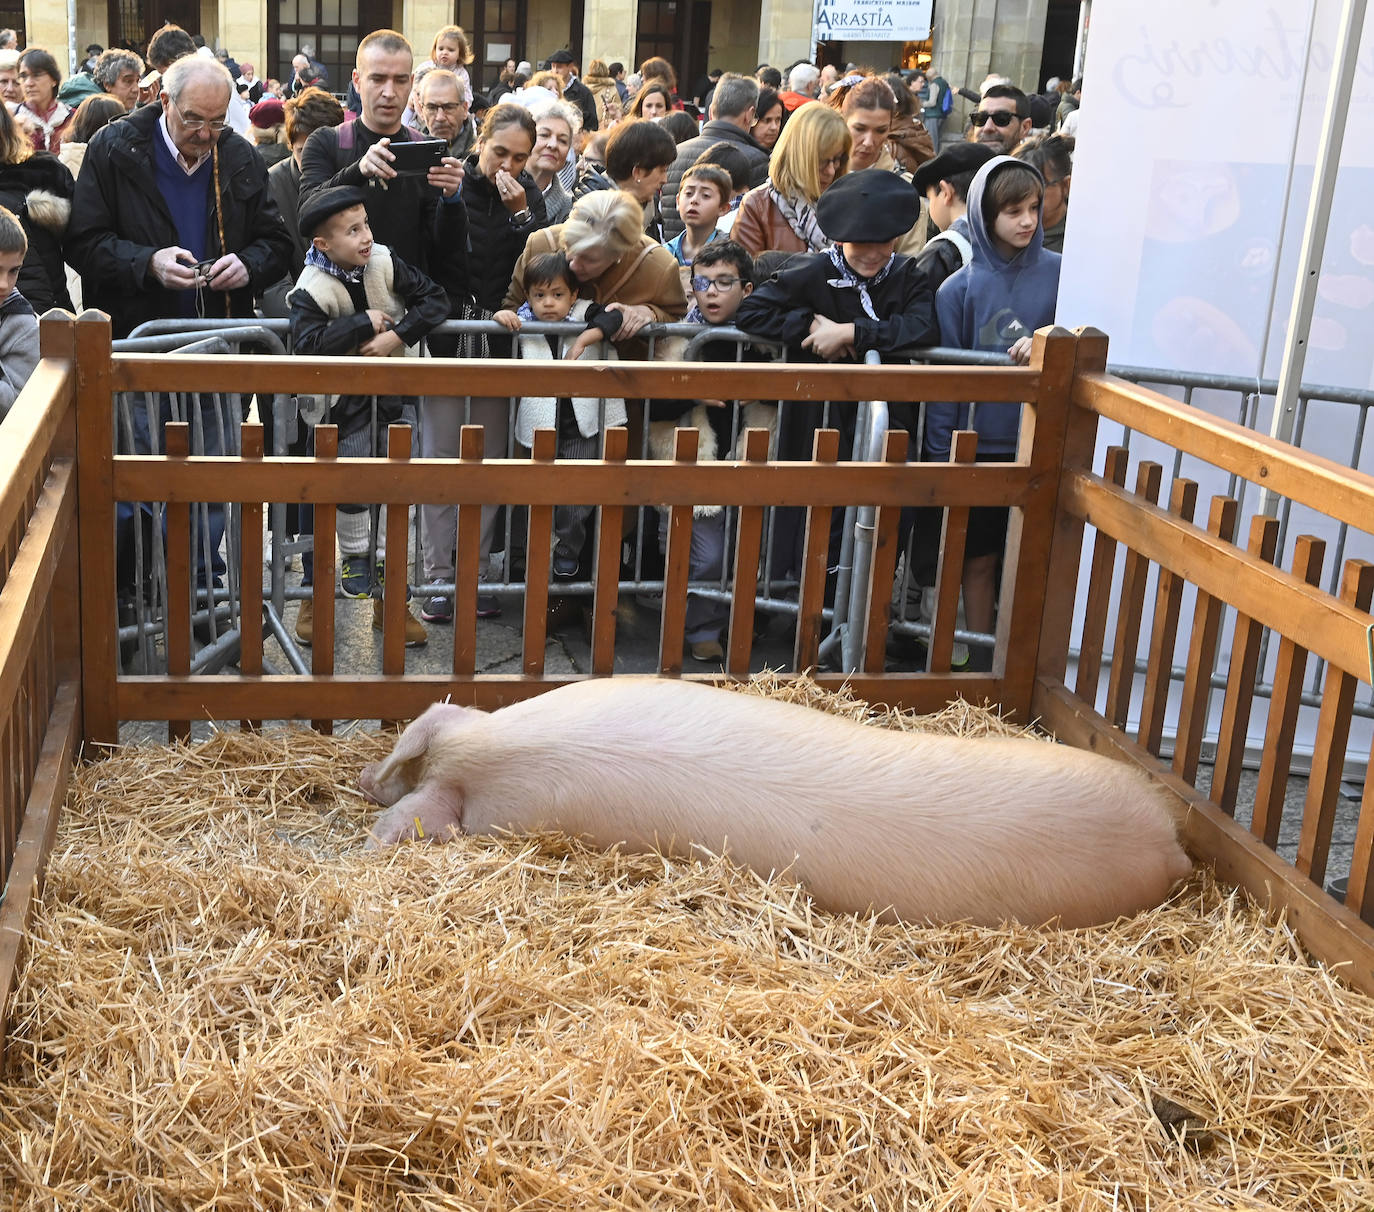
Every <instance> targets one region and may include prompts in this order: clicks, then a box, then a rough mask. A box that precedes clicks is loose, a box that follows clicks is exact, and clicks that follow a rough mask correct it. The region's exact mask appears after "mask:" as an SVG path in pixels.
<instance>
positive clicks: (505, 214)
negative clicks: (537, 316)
mask: <svg viewBox="0 0 1374 1212" xmlns="http://www.w3.org/2000/svg"><path fill="white" fill-rule="evenodd" d="M463 171H464V173H465V176H464V177H463V201H464V202H466V203H467V208H468V238H469V240H470V241H471V243H472V250H473V253H474V254H475V255H474V256H473V258H472V261H471V263H470V265H469V270H470V275H469V280H468V284H469V288H470V289H471V291H472V299H473V302H474V303H476V304H477V306H478V307H480V308H482V309H483V310H484V311H499V310H500V308H501V300H502V299H504V298H505V297H506V291H507V290H508V289H509V288H510V279H511V274H512V273H513V272H514V270H515V262H516V261H517V260H518V259H519V257H520V254H521V253H522V252H524V251H525V241H526V240H528V239H529V237H530V233H531V232H533V231H538V230H539V228H541V227H543V226H544V225H545V223H546V222H547V216H546V211H545V208H544V195H543V194H542V193H541V192H540V189H539V186H537V185H536V184H535V183H534V178H533V177H531V176H530V175H529V173H527V172H522V173H521V174H520V176H519V177H518V178H516V179H517V180H518V181H519V182H520V184H521V185H523V186H524V187H525V205H526V206H528V207H529V210H530V218H529V221H528V222H527V223H522V224H520V225H519V226H517V225H516V224H514V223H512V222H511V220H510V211H509V210H507V209H506V205H505V203H504V202H502V201H501V196H500V195H499V194H498V193H497V192H496V186H495V185H494V184H493V183H492V182H491V181H489V180H488V179H487V178H486V177H484V176H483V175H482V174H481V172H479V171H478V168H477V157H476V156H469V157H468V158H467V160H466V161H464V164H463Z"/></svg>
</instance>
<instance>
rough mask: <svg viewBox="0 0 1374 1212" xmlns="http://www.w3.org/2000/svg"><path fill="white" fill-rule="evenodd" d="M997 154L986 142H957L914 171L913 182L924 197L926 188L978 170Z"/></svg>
mask: <svg viewBox="0 0 1374 1212" xmlns="http://www.w3.org/2000/svg"><path fill="white" fill-rule="evenodd" d="M996 155H1000V153H999V152H998V151H997V150H996V149H995V148H991V147H989V146H988V145H987V144H986V143H956V144H955V145H954V146H953V147H951V148H950V149H949V150H948V151H942V152H941V153H940V154H939V155H938V156H936V157H935V159H933V160H927V161H926V162H925V163H924V164H922V165H921V167H920V168H918V169H917V170H916V171H915V172H914V173H912V175H911V184H912V185H914V186H915V187H916V192H917V193H918V194H920V195H921V196H923V197H924V196H925V192H926V190H928V189H931V188H933V187H934V186H936V185H939V184H940V182H941V181H948V180H949V179H950V178H951V177H957V176H959V174H960V173H974V172H977V171H978V170H979V169H980V168H982V167H983V165H984V164H986V163H987V162H988V161H989V160H991V159H992V158H993V156H996Z"/></svg>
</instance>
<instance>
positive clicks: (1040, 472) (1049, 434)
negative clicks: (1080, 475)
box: [984, 328, 1077, 721]
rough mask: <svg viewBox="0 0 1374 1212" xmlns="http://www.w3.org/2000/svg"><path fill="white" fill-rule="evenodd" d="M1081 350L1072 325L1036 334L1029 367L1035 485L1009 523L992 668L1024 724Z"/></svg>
mask: <svg viewBox="0 0 1374 1212" xmlns="http://www.w3.org/2000/svg"><path fill="white" fill-rule="evenodd" d="M1076 350H1077V341H1076V338H1075V337H1074V336H1073V334H1072V333H1070V332H1068V331H1067V330H1066V329H1063V328H1042V329H1041V330H1040V331H1039V332H1037V333H1036V334H1035V346H1034V349H1033V351H1032V353H1031V368H1032V369H1033V370H1037V371H1038V372H1039V374H1040V386H1039V389H1038V391H1037V393H1036V399H1035V400H1034V401H1030V402H1028V403H1027V404H1026V407H1025V410H1024V412H1023V413H1022V416H1021V438H1020V442H1019V444H1018V447H1017V454H1016V459H1017V462H1018V463H1028V464H1030V468H1031V472H1032V474H1033V476H1034V479H1035V482H1036V484H1037V487H1036V490H1035V494H1034V496H1033V497H1032V498H1031V499H1030V500H1029V501H1027V502H1026V504H1025V506H1024V507H1023V508H1021V509H1013V510H1011V518H1010V520H1009V521H1008V523H1007V546H1006V556H1005V557H1004V561H1003V569H1002V598H1001V602H1000V603H999V604H998V608H997V648H996V653H995V656H994V658H993V670H994V671H995V672H996V673H997V674H999V675H1000V676H999V681H1000V682H1001V687H1002V690H1001V696H1000V698H1001V703H1002V706H1003V708H1004V709H1005V710H1007V711H1010V712H1014V713H1015V714H1016V716H1017V718H1018V719H1020V720H1022V721H1026V720H1029V719H1030V713H1031V693H1032V691H1033V690H1034V688H1035V671H1036V669H1037V667H1038V665H1039V648H1040V636H1041V632H1042V631H1043V629H1044V621H1045V599H1046V595H1047V594H1048V593H1049V569H1050V554H1051V548H1052V544H1053V540H1054V522H1055V517H1056V515H1057V514H1058V511H1059V477H1060V473H1061V468H1062V466H1063V461H1064V439H1065V435H1066V434H1067V432H1068V424H1069V408H1070V403H1069V399H1070V393H1071V391H1072V389H1073V377H1074V371H1075V365H1076V361H1077V352H1076ZM984 407H986V405H984Z"/></svg>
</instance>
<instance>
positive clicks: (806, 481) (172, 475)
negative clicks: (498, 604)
mask: <svg viewBox="0 0 1374 1212" xmlns="http://www.w3.org/2000/svg"><path fill="white" fill-rule="evenodd" d="M1042 479H1043V477H1037V476H1036V475H1034V473H1032V471H1031V470H1030V468H1028V467H1024V466H1020V465H1018V464H1015V463H984V464H979V465H977V466H975V467H950V466H949V465H948V464H946V463H907V464H903V465H901V466H886V465H884V464H881V463H853V462H846V463H840V464H837V465H835V466H834V467H831V468H825V467H824V466H823V465H820V464H816V463H804V462H797V463H793V462H779V463H766V464H763V465H762V466H760V467H759V468H758V470H757V472H755V473H754V474H752V475H749V476H740V475H739V473H738V470H737V468H735V467H734V465H733V464H731V463H718V462H716V463H697V464H688V465H686V466H682V467H678V466H675V465H674V464H671V463H665V462H663V461H661V460H654V459H632V460H630V461H628V462H626V463H623V464H620V463H617V464H608V463H606V462H604V461H603V460H596V459H585V460H577V461H573V462H568V463H564V464H560V466H559V471H558V475H557V476H552V477H550V476H544V475H541V474H539V473H538V472H537V471H535V470H534V469H533V468H532V466H531V464H530V463H529V462H528V461H527V460H513V459H488V460H486V462H484V463H483V464H482V465H481V466H480V467H473V468H471V469H470V470H469V471H467V473H466V474H465V475H462V476H455V475H454V474H453V464H452V463H451V462H445V461H443V460H435V459H415V460H412V462H411V463H410V464H409V465H408V466H406V467H404V468H396V467H388V466H387V464H386V461H385V460H381V459H369V458H347V459H338V460H336V461H335V462H334V463H333V464H332V465H327V466H320V465H319V464H318V463H317V462H314V461H312V460H310V459H303V458H295V457H287V458H270V459H263V460H262V462H261V463H257V464H244V463H242V462H241V461H239V460H238V459H235V458H232V457H229V456H218V455H199V456H196V457H194V458H190V459H187V460H185V461H184V462H182V463H168V462H167V460H166V459H165V458H164V457H163V456H161V455H119V456H117V457H116V459H115V462H114V491H115V494H116V495H117V496H122V497H124V498H125V499H129V500H133V499H135V496H136V494H141V499H144V500H148V499H156V500H163V501H188V502H189V501H201V500H205V499H206V498H209V499H210V500H214V501H231V502H233V501H239V502H242V501H252V500H261V501H265V500H267V499H268V498H269V497H271V496H272V494H273V493H274V492H276V491H278V490H279V489H280V487H281V485H282V484H284V483H285V484H290V485H292V487H293V489H294V491H295V492H296V494H297V496H298V498H299V499H302V500H308V501H316V502H320V501H323V502H326V503H329V502H333V503H335V504H343V503H347V502H349V501H357V500H363V501H369V500H370V501H381V500H386V499H387V498H388V497H390V496H392V495H393V494H394V493H396V492H397V491H398V490H399V489H404V491H405V493H406V495H407V496H408V497H410V498H412V499H413V500H423V501H426V502H428V503H431V504H449V505H463V504H478V505H480V504H482V503H483V502H486V501H510V500H518V501H521V502H522V503H526V504H529V505H548V506H554V505H561V504H563V502H564V501H578V502H582V503H585V504H588V505H605V504H611V505H617V504H618V505H638V504H658V505H690V504H693V503H694V502H696V501H718V502H720V503H721V504H724V505H740V506H742V505H796V506H808V505H831V506H835V505H852V504H855V503H857V502H860V501H862V502H865V503H867V504H871V505H910V506H920V505H932V506H933V505H939V506H942V507H944V506H948V505H1007V506H1021V505H1024V504H1025V503H1026V502H1027V501H1028V500H1030V499H1031V496H1032V495H1033V493H1035V492H1036V491H1038V490H1039V485H1040V483H1041V481H1042Z"/></svg>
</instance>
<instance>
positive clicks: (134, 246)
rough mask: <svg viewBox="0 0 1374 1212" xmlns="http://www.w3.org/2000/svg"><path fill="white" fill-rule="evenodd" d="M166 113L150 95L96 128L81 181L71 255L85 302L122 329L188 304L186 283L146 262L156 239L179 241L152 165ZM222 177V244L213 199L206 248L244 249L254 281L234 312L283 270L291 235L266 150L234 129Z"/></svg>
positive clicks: (225, 137)
mask: <svg viewBox="0 0 1374 1212" xmlns="http://www.w3.org/2000/svg"><path fill="white" fill-rule="evenodd" d="M161 116H162V108H161V106H156V105H148V106H144V107H143V108H141V109H137V110H135V111H134V112H133V113H132V114H130V115H129V116H128V117H127V118H123V119H121V120H120V121H118V122H111V123H110V124H109V125H108V126H104V127H102V128H101V129H100V130H98V131H96V133H95V134H94V135H93V136H92V137H91V141H90V143H89V144H87V146H86V159H85V161H84V162H83V164H82V166H81V175H80V177H78V178H77V182H76V196H75V199H74V201H73V203H72V219H71V225H70V227H69V228H68V229H67V260H68V262H69V263H70V264H71V265H72V267H73V268H74V269H75V270H76V271H77V272H78V273H79V274H80V275H81V293H82V298H83V301H84V302H85V304H86V306H87V307H97V308H99V309H100V310H102V311H105V312H108V313H109V314H110V318H111V321H112V323H113V330H114V335H115V336H116V337H124V336H127V335H128V334H129V333H130V331H132V330H133V329H134V328H136V327H138V325H140V324H142V323H143V322H144V321H145V320H152V319H157V318H160V317H163V316H180V315H182V314H184V313H183V309H182V304H183V301H184V300H183V296H184V294H185V293H186V292H184V291H174V290H167V289H165V288H164V287H162V286H160V285H159V284H158V282H157V281H156V279H154V278H153V277H152V276H151V275H150V274H149V272H148V264H149V262H150V261H151V260H152V256H153V254H154V253H155V252H157V251H158V249H161V248H170V247H173V246H176V245H177V244H178V243H179V240H178V237H177V230H176V225H175V223H173V221H172V214H171V211H169V210H168V209H167V204H166V202H164V201H163V199H162V195H161V194H160V193H158V191H157V186H156V173H155V170H154V166H153V143H152V140H153V139H155V138H158V139H160V138H161V137H162V136H161V134H159V133H158V129H157V124H158V119H159V118H161ZM219 182H220V198H221V204H222V206H221V208H222V210H223V213H224V245H223V248H221V246H220V240H219V233H218V231H217V230H216V223H215V209H214V207H213V206H211V207H210V208H209V213H208V214H207V215H206V216H205V225H206V233H207V234H206V243H205V247H206V248H207V249H209V250H213V251H212V253H210V254H208V255H214V256H218V255H220V254H221V253H223V252H232V253H237V254H238V256H239V259H240V260H241V261H242V262H243V264H244V266H245V268H246V269H247V270H248V285H246V286H243V287H240V288H239V289H238V290H235V291H231V292H229V306H230V310H231V313H232V314H233V315H235V316H251V315H253V314H254V312H253V298H254V296H255V294H260V293H261V292H262V291H263V290H265V289H266V288H267V287H268V286H270V285H271V284H272V283H273V282H275V281H276V280H277V279H278V278H280V277H281V276H282V274H283V273H285V272H286V267H287V264H288V262H289V261H290V258H291V237H290V236H289V235H288V234H287V231H286V226H285V225H284V224H283V223H282V218H281V212H280V211H278V209H277V204H276V202H275V201H274V200H273V198H272V194H271V192H270V191H269V190H268V188H267V169H266V168H264V167H263V163H262V159H261V157H260V156H259V155H258V153H257V152H256V151H254V150H253V145H252V144H251V143H249V142H248V141H247V140H246V139H245V138H243V136H242V135H239V134H236V133H235V132H234V131H232V130H229V129H226V130H225V131H224V133H223V134H222V135H220V137H219ZM207 296H208V298H209V299H210V300H211V302H212V304H213V306H214V307H216V308H217V309H218V308H221V307H222V306H223V304H222V303H221V302H220V300H221V299H222V298H223V295H222V293H221V292H219V291H209V292H207ZM216 314H222V313H221V312H218V311H217V312H216Z"/></svg>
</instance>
